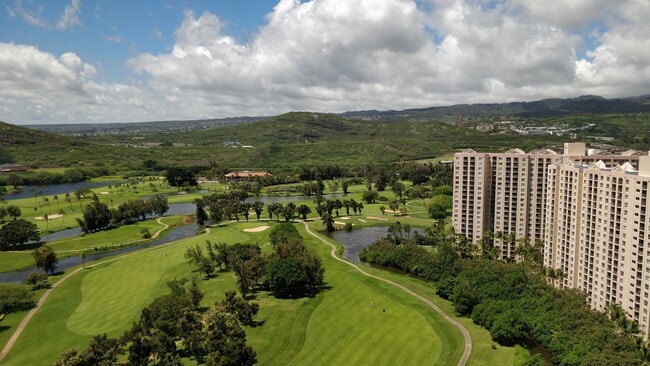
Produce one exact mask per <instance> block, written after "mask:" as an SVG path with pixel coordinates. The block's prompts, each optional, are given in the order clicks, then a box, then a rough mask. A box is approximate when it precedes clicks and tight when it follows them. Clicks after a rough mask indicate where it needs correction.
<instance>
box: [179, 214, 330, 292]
mask: <svg viewBox="0 0 650 366" xmlns="http://www.w3.org/2000/svg"><path fill="white" fill-rule="evenodd" d="M270 240H271V244H272V245H273V248H274V251H273V253H272V254H270V255H262V250H261V248H260V247H259V246H257V245H253V244H240V243H235V244H232V245H228V244H226V243H220V244H217V245H213V244H212V243H211V242H210V241H207V242H206V245H205V249H204V247H202V246H199V245H196V246H194V247H188V248H187V250H186V252H185V258H187V259H189V264H190V265H194V266H196V268H197V270H198V271H199V272H201V273H203V274H205V276H206V277H208V278H209V277H211V276H213V275H214V273H215V272H217V271H218V270H231V271H233V272H235V275H236V276H237V285H238V287H239V290H240V291H241V293H242V294H244V295H247V294H248V293H250V292H251V291H254V290H256V289H265V290H268V291H270V292H272V293H273V294H274V295H275V296H276V297H279V298H296V297H302V296H311V295H314V294H315V293H317V292H318V291H320V289H321V287H322V286H323V283H324V282H323V281H324V272H325V269H324V267H323V264H322V262H321V260H320V258H319V257H318V256H317V255H316V253H314V252H313V251H311V250H310V249H309V248H307V247H306V246H305V244H304V243H303V240H302V237H301V236H300V233H298V230H296V228H295V227H294V226H293V225H292V224H289V223H281V224H277V225H275V226H274V228H273V229H272V230H271V234H270Z"/></svg>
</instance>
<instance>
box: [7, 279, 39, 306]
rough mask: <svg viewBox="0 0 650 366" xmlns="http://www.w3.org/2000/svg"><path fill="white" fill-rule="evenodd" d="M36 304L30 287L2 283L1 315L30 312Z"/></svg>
mask: <svg viewBox="0 0 650 366" xmlns="http://www.w3.org/2000/svg"><path fill="white" fill-rule="evenodd" d="M35 304H36V302H35V301H34V298H33V294H32V292H31V291H30V290H29V287H27V286H24V285H19V284H16V283H0V313H11V312H14V311H21V310H28V309H31V308H32V307H34V305H35Z"/></svg>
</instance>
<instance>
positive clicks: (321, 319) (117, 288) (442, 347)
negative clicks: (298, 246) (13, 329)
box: [6, 222, 462, 365]
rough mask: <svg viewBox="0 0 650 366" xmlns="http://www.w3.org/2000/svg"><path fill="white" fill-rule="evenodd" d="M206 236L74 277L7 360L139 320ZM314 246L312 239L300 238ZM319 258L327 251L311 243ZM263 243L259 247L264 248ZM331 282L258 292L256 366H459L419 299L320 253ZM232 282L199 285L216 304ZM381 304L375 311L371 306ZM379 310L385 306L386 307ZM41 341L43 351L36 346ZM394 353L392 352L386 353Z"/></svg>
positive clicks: (35, 358)
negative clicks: (284, 294) (306, 294)
mask: <svg viewBox="0 0 650 366" xmlns="http://www.w3.org/2000/svg"><path fill="white" fill-rule="evenodd" d="M258 225H259V223H257V222H250V223H242V224H239V225H235V224H230V225H228V226H226V227H222V228H220V229H216V230H213V232H212V233H211V234H210V235H209V236H208V237H210V238H211V240H214V241H227V242H234V241H248V242H259V243H260V244H266V243H267V235H268V231H266V232H262V233H245V232H242V231H241V229H242V228H243V227H255V226H258ZM205 239H206V237H196V238H193V239H187V240H185V241H183V242H181V243H176V244H172V245H167V246H164V247H159V248H155V249H151V250H145V251H141V252H138V253H136V254H133V255H130V256H127V257H125V258H123V259H120V260H117V261H115V262H112V263H110V264H106V265H100V266H96V267H95V268H94V269H92V270H87V271H83V272H82V273H81V274H79V275H76V276H74V277H72V278H71V279H70V280H69V282H66V283H64V284H63V285H62V286H61V287H60V288H58V289H57V290H56V291H54V293H53V294H52V297H51V298H50V299H49V300H48V302H47V303H46V304H45V305H44V306H43V308H42V309H41V310H40V311H39V313H37V315H36V316H35V317H34V319H33V320H32V323H30V326H28V327H27V329H26V330H25V333H24V334H23V335H22V336H21V338H20V339H19V340H18V343H17V344H16V346H15V348H14V349H13V350H12V352H11V353H10V354H9V355H8V357H7V359H6V362H7V364H17V365H22V364H46V363H50V362H52V361H53V360H54V359H56V358H57V357H58V355H59V354H60V352H62V351H63V350H64V349H67V348H70V347H81V346H83V345H84V344H85V342H87V340H88V338H89V336H90V335H92V334H96V333H101V332H108V334H109V335H110V336H114V337H115V336H118V335H119V334H121V332H123V331H124V330H125V329H127V328H128V327H129V326H130V324H131V322H132V321H133V320H134V319H136V318H137V316H138V314H139V311H140V309H141V308H142V307H143V306H145V305H146V304H147V303H149V302H150V301H151V300H152V299H153V298H154V297H155V296H156V295H157V294H159V293H161V292H164V291H165V281H166V280H168V279H170V278H173V277H180V276H189V275H191V273H190V267H189V266H188V265H187V264H186V262H185V259H184V258H183V252H184V250H185V248H186V247H187V246H188V245H193V244H195V243H203V241H204V240H205ZM306 241H307V243H308V244H309V245H317V244H314V243H315V242H313V241H312V240H311V239H307V240H306ZM316 248H317V249H318V252H319V253H320V254H321V255H323V256H325V254H326V249H324V248H323V247H322V246H318V247H316ZM269 249H270V248H269V246H268V245H265V250H269ZM323 259H324V261H325V264H326V266H327V272H326V281H327V284H328V285H329V286H330V288H329V289H328V290H325V291H324V292H322V293H321V294H319V295H318V296H316V297H315V298H313V299H308V301H306V300H305V299H301V300H288V301H287V300H276V299H273V298H271V297H268V296H266V295H264V294H261V295H260V297H259V299H258V301H259V302H260V304H261V305H262V306H261V311H260V314H259V315H258V316H257V320H258V321H262V322H264V325H263V326H260V327H256V328H252V329H249V330H248V334H249V341H250V343H251V344H252V345H253V346H254V347H255V349H257V350H258V354H259V360H260V362H261V364H278V365H279V364H282V365H285V364H296V365H298V364H314V363H320V364H341V363H343V364H358V363H360V362H362V361H363V363H366V362H369V363H373V364H395V363H396V362H399V363H403V362H404V360H410V362H412V363H413V364H423V363H427V364H431V363H442V364H445V363H447V362H449V364H455V361H454V359H457V358H458V357H459V355H460V352H462V338H461V336H460V334H459V333H458V332H457V331H455V328H450V325H448V324H446V323H440V322H439V319H437V317H436V316H435V315H434V314H432V312H431V311H429V310H428V309H426V308H424V307H423V305H421V304H419V303H418V302H417V301H414V300H412V299H410V298H408V296H405V295H402V294H401V293H399V292H398V291H397V290H395V289H393V288H390V287H387V286H386V285H382V284H380V283H378V282H377V281H372V280H369V279H366V278H364V277H361V276H360V275H359V274H357V273H355V272H352V271H351V270H350V269H349V268H347V266H345V265H343V264H340V263H335V262H333V261H332V260H331V259H328V258H327V257H324V258H323ZM234 287H235V279H234V276H232V274H221V275H219V276H218V277H216V278H214V279H211V280H209V281H204V282H203V288H204V289H205V290H206V291H207V292H208V293H209V295H208V296H206V299H205V304H206V305H209V304H211V303H213V302H214V301H215V300H216V299H217V298H218V297H219V296H220V295H221V294H222V293H223V291H225V290H226V289H231V288H234ZM372 302H375V303H376V304H377V306H376V307H375V308H373V307H372V306H371V303H372ZM382 309H385V312H384V311H382ZM39 344H47V347H38V346H36V345H39ZM384 350H390V352H384Z"/></svg>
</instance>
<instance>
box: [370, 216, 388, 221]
mask: <svg viewBox="0 0 650 366" xmlns="http://www.w3.org/2000/svg"><path fill="white" fill-rule="evenodd" d="M366 218H368V219H371V220H380V221H388V219H385V218H383V217H376V216H366Z"/></svg>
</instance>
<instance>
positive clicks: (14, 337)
mask: <svg viewBox="0 0 650 366" xmlns="http://www.w3.org/2000/svg"><path fill="white" fill-rule="evenodd" d="M161 220H162V218H159V219H158V220H157V222H158V223H159V224H160V225H162V226H163V227H162V228H161V229H160V230H158V231H156V233H155V234H154V235H153V236H152V237H151V238H152V239H155V238H157V237H158V236H159V235H160V233H161V232H162V231H163V230H166V229H167V228H169V225H167V224H165V223H164V222H162V221H161ZM157 248H158V247H157ZM129 254H132V253H129ZM129 254H126V255H123V256H119V257H114V258H111V259H107V260H105V261H102V262H98V263H94V264H93V265H95V266H97V265H100V264H104V263H108V262H112V261H115V260H118V259H120V258H123V257H125V256H127V255H129ZM86 268H88V267H86ZM83 269H85V268H84V267H80V268H77V269H75V270H74V271H72V272H70V273H68V274H67V275H65V276H63V277H62V278H61V279H60V280H58V281H56V282H55V283H54V284H53V285H52V287H50V288H49V289H48V290H47V291H45V293H44V294H43V296H41V298H40V299H38V302H37V303H36V306H34V308H33V309H32V310H30V311H29V313H27V315H26V316H25V317H24V318H23V321H21V322H20V324H19V325H18V328H16V330H15V331H14V334H12V335H11V338H9V341H7V344H5V346H4V348H3V349H2V351H1V352H0V362H2V360H3V359H4V358H5V357H6V356H7V354H8V353H9V351H11V348H12V347H13V346H14V344H15V343H16V341H17V340H18V337H20V335H21V334H22V332H23V330H25V327H26V326H27V324H29V321H30V320H32V317H34V314H36V312H37V311H38V309H40V308H41V306H42V305H43V304H44V303H45V300H47V298H48V297H49V296H50V294H51V293H52V291H54V289H55V288H57V287H59V286H60V285H61V284H62V283H63V282H65V280H67V279H68V278H70V277H72V276H74V275H75V274H77V273H78V272H79V271H81V270H83Z"/></svg>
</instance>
